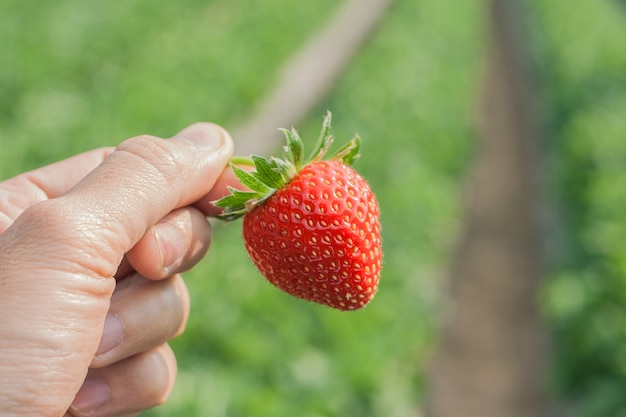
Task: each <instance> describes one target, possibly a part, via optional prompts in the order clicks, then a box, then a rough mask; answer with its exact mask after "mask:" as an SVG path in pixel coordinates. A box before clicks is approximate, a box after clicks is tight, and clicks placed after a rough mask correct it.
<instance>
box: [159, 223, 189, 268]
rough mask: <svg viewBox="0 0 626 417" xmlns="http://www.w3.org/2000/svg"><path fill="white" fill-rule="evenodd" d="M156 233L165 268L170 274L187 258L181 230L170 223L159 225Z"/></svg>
mask: <svg viewBox="0 0 626 417" xmlns="http://www.w3.org/2000/svg"><path fill="white" fill-rule="evenodd" d="M154 232H155V234H156V240H157V245H158V247H159V252H160V253H161V259H162V261H163V266H164V267H165V270H166V271H168V272H169V271H170V270H172V269H174V268H175V267H177V266H179V264H180V262H181V260H182V258H183V256H185V240H184V239H183V235H182V233H181V232H180V229H178V227H176V226H174V225H173V224H172V223H169V222H163V223H159V224H157V225H156V227H155V229H154Z"/></svg>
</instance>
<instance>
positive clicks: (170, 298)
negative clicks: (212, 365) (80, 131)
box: [0, 123, 236, 417]
mask: <svg viewBox="0 0 626 417" xmlns="http://www.w3.org/2000/svg"><path fill="white" fill-rule="evenodd" d="M232 151H233V144H232V140H231V138H230V136H229V135H228V133H227V132H226V131H225V130H224V129H222V128H220V127H219V126H217V125H214V124H210V123H198V124H195V125H191V126H189V127H187V128H186V129H184V130H183V131H181V132H180V133H178V134H177V135H176V136H174V137H173V138H171V139H160V138H156V137H151V136H139V137H135V138H132V139H128V140H126V141H124V142H122V143H121V144H120V145H119V146H118V147H117V148H115V149H112V148H105V149H99V150H95V151H91V152H87V153H84V154H80V155H77V156H75V157H73V158H70V159H68V160H65V161H61V162H58V163H56V164H53V165H50V166H47V167H44V168H41V169H38V170H34V171H30V172H27V173H25V174H21V175H19V176H17V177H14V178H12V179H9V180H6V181H4V182H0V415H2V416H7V417H26V416H28V417H32V416H46V417H48V416H49V417H83V416H91V417H109V416H118V417H122V416H135V415H138V413H139V412H141V411H143V410H145V409H148V408H150V407H153V406H155V405H157V404H160V403H162V402H163V401H164V400H165V399H166V398H167V396H168V394H169V392H170V390H171V389H172V386H173V382H174V379H175V375H176V361H175V358H174V355H173V353H172V351H171V349H170V348H169V347H168V345H167V344H166V342H167V341H168V340H169V339H171V338H172V337H175V336H176V335H178V334H180V333H181V332H182V331H183V329H184V327H185V323H186V320H187V317H188V314H189V296H188V293H187V289H186V287H185V284H184V282H183V280H182V278H181V276H180V275H179V274H178V273H180V272H182V271H184V270H187V269H189V268H191V267H192V266H193V265H194V264H195V263H196V262H198V261H199V260H200V258H201V257H202V256H203V255H204V254H205V253H206V251H207V250H208V247H209V244H210V241H211V229H210V223H209V222H208V221H207V216H211V215H214V214H216V212H215V211H216V208H215V207H213V206H212V205H211V204H210V201H213V200H215V199H217V198H220V197H221V196H223V195H225V194H226V193H227V190H226V186H227V185H236V184H235V179H234V177H233V175H232V172H231V171H230V169H225V167H226V165H227V162H228V159H229V157H230V156H231V154H232Z"/></svg>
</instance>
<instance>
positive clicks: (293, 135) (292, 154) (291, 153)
mask: <svg viewBox="0 0 626 417" xmlns="http://www.w3.org/2000/svg"><path fill="white" fill-rule="evenodd" d="M281 130H282V131H283V132H284V133H285V138H286V139H287V145H286V146H285V154H284V157H285V160H287V161H289V162H291V163H292V164H293V166H294V167H295V168H296V171H297V172H299V171H300V170H301V169H302V167H303V165H304V145H303V144H302V139H300V136H299V135H298V132H296V130H295V129H294V128H292V129H291V130H287V129H281Z"/></svg>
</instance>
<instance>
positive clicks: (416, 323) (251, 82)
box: [0, 0, 626, 417]
mask: <svg viewBox="0 0 626 417" xmlns="http://www.w3.org/2000/svg"><path fill="white" fill-rule="evenodd" d="M337 3H338V2H336V1H331V0H317V1H315V2H296V1H285V0H266V1H264V2H255V3H254V5H252V3H250V2H245V1H240V0H229V1H226V0H213V1H199V0H181V1H178V2H163V3H161V2H159V3H158V4H156V3H155V2H151V1H147V0H132V1H125V2H98V3H87V2H81V1H78V0H59V1H55V2H35V1H33V0H8V1H4V2H2V3H0V39H2V40H3V41H2V44H3V46H2V47H1V48H0V179H4V178H7V177H10V176H12V175H14V174H17V173H19V172H22V171H24V170H27V169H31V168H35V167H38V166H41V165H43V164H46V163H50V162H53V161H56V160H59V159H62V158H65V157H68V156H70V155H73V154H75V153H78V152H81V151H84V150H88V149H91V148H94V147H99V146H108V145H115V144H117V143H118V142H120V141H121V140H122V139H124V138H127V137H131V136H135V135H138V134H142V133H150V134H154V135H159V136H163V137H168V136H170V135H172V134H174V133H175V132H176V131H178V130H179V129H180V128H182V127H184V126H186V125H188V124H191V123H193V122H195V121H199V120H208V121H213V122H216V123H219V124H221V125H223V126H225V127H226V128H234V127H236V126H238V125H239V124H241V123H242V122H243V121H244V120H246V118H247V117H249V116H250V115H251V114H252V113H253V111H254V109H255V105H256V104H257V103H258V102H259V101H260V100H261V98H262V97H263V95H264V94H265V93H267V92H268V91H269V90H270V89H271V88H272V87H273V86H274V85H275V83H276V82H277V79H278V76H279V73H278V72H279V68H280V65H281V63H283V62H284V61H285V60H286V59H288V57H289V56H291V55H292V54H293V53H295V52H296V51H297V50H298V49H299V48H300V47H301V46H302V45H303V44H304V43H305V41H306V40H307V39H309V38H310V37H311V36H313V35H314V34H315V33H316V31H317V30H319V29H320V28H322V27H323V26H324V24H325V23H326V22H327V21H328V20H329V18H330V17H331V16H332V14H333V11H334V9H335V7H336V6H337ZM525 12H526V21H527V24H528V30H527V34H528V38H529V40H530V51H531V57H532V60H533V76H534V79H535V81H536V82H537V85H538V87H539V88H538V90H539V94H540V97H541V98H540V99H539V100H538V102H537V108H538V110H539V113H540V118H541V124H542V126H541V131H542V143H543V163H544V166H545V170H546V173H545V175H544V178H545V184H543V188H544V193H545V197H546V198H545V200H546V203H545V206H546V213H547V214H546V216H545V217H546V221H545V223H546V227H545V229H546V232H545V234H546V237H545V242H546V248H547V256H548V260H549V264H548V268H547V274H546V280H545V285H544V288H543V290H542V293H541V306H542V313H543V315H544V317H545V319H546V321H547V323H548V326H549V330H550V336H551V337H550V340H551V342H550V352H551V353H550V355H551V360H550V363H551V367H550V369H549V370H548V377H547V380H546V386H547V390H548V392H549V394H550V395H551V396H552V397H553V398H555V400H556V401H557V402H558V403H562V404H565V405H564V408H565V409H566V410H567V412H568V415H572V416H575V417H578V416H580V417H588V416H589V417H591V416H594V417H595V416H621V415H626V401H625V400H624V399H623V387H624V385H626V325H625V324H626V261H625V259H626V244H625V243H624V238H623V236H624V234H625V233H626V214H625V213H626V210H624V207H626V193H624V192H623V188H624V184H626V117H624V115H626V75H625V74H626V48H625V47H624V42H623V40H624V39H626V29H625V28H626V5H625V4H624V2H619V1H617V0H614V1H608V0H607V1H590V0H585V1H582V2H578V3H576V5H575V6H572V3H571V2H568V1H565V0H556V1H551V2H545V1H539V0H532V1H529V2H526V3H525ZM485 19H486V14H485V10H484V9H483V8H482V7H480V3H479V2H437V1H428V0H396V1H395V2H393V4H392V5H391V7H390V9H389V10H388V12H387V13H386V15H385V16H384V17H383V19H382V21H381V23H380V25H379V26H378V27H377V28H376V30H375V31H374V32H373V33H372V34H371V37H370V38H369V39H368V41H367V42H366V43H365V44H364V46H363V48H362V49H361V50H360V51H359V52H358V54H357V55H356V56H355V57H353V59H352V60H351V61H350V64H349V66H348V67H347V69H346V71H345V72H344V73H343V74H342V76H341V77H340V78H339V81H338V82H337V83H336V84H335V85H334V88H333V89H332V91H331V93H330V94H328V95H327V96H326V97H325V98H324V99H323V100H322V102H320V103H319V104H318V105H317V106H316V107H315V108H313V109H312V110H311V111H310V112H309V116H308V117H307V118H306V120H303V121H302V122H300V123H299V124H298V126H296V127H297V128H298V131H299V132H300V136H302V138H303V139H304V141H305V146H307V147H308V149H310V148H311V147H312V146H313V144H314V142H315V139H316V138H317V135H318V132H319V126H320V123H321V121H322V118H323V116H324V114H325V113H326V110H331V111H332V113H333V127H334V134H335V136H336V137H337V138H338V141H339V142H340V143H343V142H345V141H347V140H349V139H350V138H351V137H352V136H353V134H354V132H358V133H359V134H360V136H361V138H362V154H363V156H362V157H361V159H360V160H359V161H358V162H357V163H356V164H355V168H356V169H357V170H358V171H359V172H360V173H361V174H362V175H363V176H364V177H365V178H367V180H368V181H369V183H370V185H371V187H372V189H373V191H374V192H375V193H376V195H377V196H378V200H379V202H380V211H381V223H382V229H383V238H382V239H383V249H384V253H385V256H384V261H383V273H382V277H381V281H380V286H379V292H378V294H377V295H376V297H375V298H374V300H373V301H372V302H371V303H370V304H369V305H368V306H367V308H365V309H363V310H359V311H356V312H341V311H335V310H331V309H329V308H325V307H321V306H318V305H315V304H312V303H307V302H304V301H301V300H298V299H295V298H291V297H288V296H287V295H285V294H283V293H282V292H279V291H277V290H276V289H275V288H274V287H272V286H271V285H270V284H268V282H266V281H265V280H264V279H263V278H262V277H261V276H260V275H259V274H258V272H257V271H256V269H255V268H254V266H253V264H252V263H251V262H250V261H249V259H248V257H247V254H246V252H245V249H244V246H243V244H242V241H241V223H240V222H232V223H222V222H217V221H216V222H215V223H214V238H213V242H212V247H211V250H210V251H209V254H208V255H207V257H206V259H205V260H204V261H203V262H202V263H201V264H200V265H199V266H198V267H197V268H195V269H194V270H193V271H191V272H189V273H187V274H186V275H185V276H186V282H187V285H188V287H189V290H190V294H191V298H192V310H191V317H190V319H189V323H188V326H187V331H186V332H185V333H184V334H183V335H182V336H180V337H178V338H177V339H175V340H174V341H173V342H172V347H173V349H174V351H175V352H176V354H177V358H178V363H179V377H178V380H177V385H176V387H175V389H174V392H173V393H172V396H171V398H170V400H169V401H168V402H167V403H166V404H165V405H163V406H161V407H158V408H156V409H154V410H151V411H149V412H147V413H146V414H145V415H146V416H152V417H160V416H173V415H187V416H206V417H230V416H253V417H280V416H301V417H321V416H362V417H383V416H385V417H386V416H393V417H404V416H407V417H408V416H415V415H418V413H419V412H421V410H422V409H423V407H424V402H425V400H426V396H427V394H426V379H427V372H428V366H429V360H430V358H431V355H432V353H433V351H434V349H435V348H436V341H437V338H436V336H437V326H438V325H439V319H440V316H439V314H440V312H441V290H442V287H443V285H444V284H443V283H444V279H445V277H446V274H447V273H448V269H447V266H448V260H449V258H450V256H451V254H452V253H453V250H454V244H455V239H456V237H457V233H458V231H459V229H460V227H461V224H462V216H461V206H460V201H461V189H462V186H463V183H464V180H465V175H464V174H465V172H466V170H467V167H468V165H469V164H470V163H471V161H472V157H473V156H474V155H475V153H476V148H475V147H474V143H475V138H476V129H475V115H476V109H475V105H476V101H477V98H478V91H479V87H480V85H479V83H480V81H481V65H482V63H483V59H484V55H485V49H486V48H485V39H484V38H485ZM294 94H298V92H296V91H294ZM279 127H289V126H276V128H279ZM234 139H235V142H236V141H237V138H236V137H235V138H234Z"/></svg>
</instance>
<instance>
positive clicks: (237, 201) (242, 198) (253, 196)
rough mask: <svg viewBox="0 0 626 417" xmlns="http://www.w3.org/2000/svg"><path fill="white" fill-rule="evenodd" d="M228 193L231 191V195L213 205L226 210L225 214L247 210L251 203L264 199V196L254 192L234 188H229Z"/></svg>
mask: <svg viewBox="0 0 626 417" xmlns="http://www.w3.org/2000/svg"><path fill="white" fill-rule="evenodd" d="M228 191H230V193H231V194H230V195H227V196H226V197H224V198H220V199H219V200H217V201H215V202H214V203H213V204H215V205H216V206H217V207H221V208H223V209H226V210H225V212H227V211H233V210H239V209H241V208H244V209H245V208H246V204H247V203H249V202H250V201H254V200H258V199H261V198H263V194H261V193H257V192H254V191H241V190H237V189H236V188H233V187H228Z"/></svg>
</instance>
